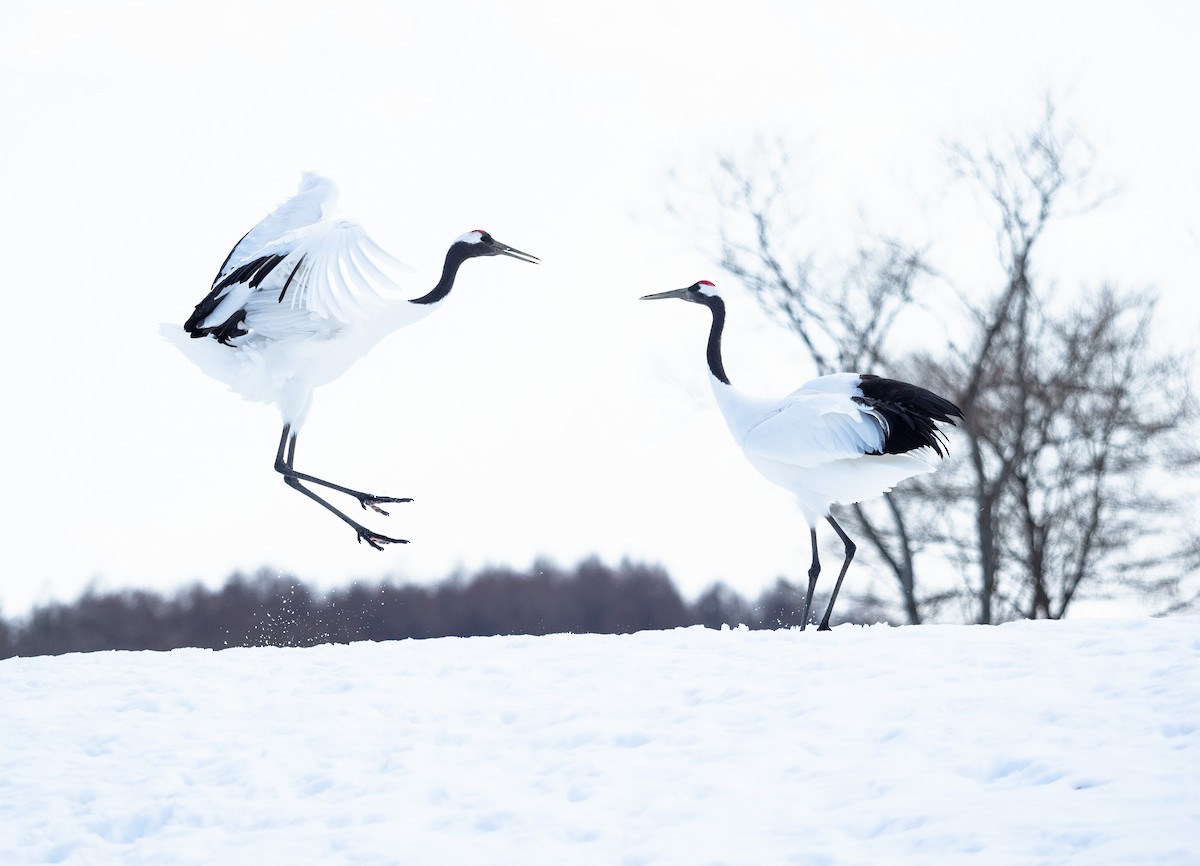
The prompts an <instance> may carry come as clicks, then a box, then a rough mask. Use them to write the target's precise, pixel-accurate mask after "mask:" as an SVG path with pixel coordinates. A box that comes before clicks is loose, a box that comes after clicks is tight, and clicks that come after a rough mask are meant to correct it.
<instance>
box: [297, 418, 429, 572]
mask: <svg viewBox="0 0 1200 866" xmlns="http://www.w3.org/2000/svg"><path fill="white" fill-rule="evenodd" d="M285 452H286V454H287V457H286V458H285V457H284V453H285ZM295 459H296V434H294V433H292V428H291V425H289V424H285V425H284V426H283V435H282V436H280V437H279V450H278V451H277V452H275V471H276V472H278V473H279V474H280V475H282V476H283V480H284V483H286V484H287V486H288V487H291V488H292V489H293V490H298V491H300V492H301V493H303V494H304V495H305V496H307V497H308V498H309V499H311V500H313V501H314V502H316V503H317V504H319V505H321V506H322V507H323V508H327V509H329V510H330V511H332V512H333V513H334V514H336V515H337V516H338V517H340V518H341V519H342V520H344V521H345V522H346V523H348V524H350V526H351V527H352V528H353V529H354V531H355V532H356V533H357V534H358V541H359V543H360V544H361V543H362V542H364V541H365V542H366V543H367V544H369V545H371V546H372V547H373V548H375V549H376V550H383V545H385V544H408V540H407V539H404V538H389V537H388V536H386V535H380V534H379V533H378V532H373V531H371V530H370V529H367V528H366V527H365V526H363V525H362V524H361V523H359V522H357V521H355V520H352V519H350V518H349V517H348V516H346V514H344V513H343V512H342V511H340V510H339V509H337V508H335V507H334V506H333V505H331V504H330V503H328V502H326V501H325V500H324V499H322V498H321V497H320V496H318V495H317V494H315V493H313V492H312V491H311V490H309V489H308V488H307V487H305V486H304V485H303V484H301V483H300V482H301V481H308V482H311V483H313V484H321V485H323V486H325V487H328V488H330V489H331V490H337V491H339V492H341V493H345V494H347V495H349V496H353V497H354V498H355V499H357V500H358V502H359V504H360V505H362V507H363V508H364V509H366V508H367V507H368V506H369V507H371V508H373V509H375V510H376V511H378V512H379V513H380V514H385V515H386V514H387V512H386V511H384V510H383V509H382V508H380V507H379V505H378V503H380V502H412V500H411V499H396V498H394V497H391V496H372V495H371V494H369V493H362V492H361V491H358V490H351V489H350V488H349V487H342V486H341V485H340V484H332V483H330V482H328V481H325V480H323V479H321V478H317V477H315V476H312V475H306V474H304V473H303V472H297V471H296V470H295V469H293V468H292V461H293V460H295Z"/></svg>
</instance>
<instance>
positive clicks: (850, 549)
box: [817, 515, 858, 631]
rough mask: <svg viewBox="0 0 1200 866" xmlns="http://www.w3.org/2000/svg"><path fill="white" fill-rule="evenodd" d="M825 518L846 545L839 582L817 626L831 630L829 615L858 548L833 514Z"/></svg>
mask: <svg viewBox="0 0 1200 866" xmlns="http://www.w3.org/2000/svg"><path fill="white" fill-rule="evenodd" d="M825 519H826V520H828V521H829V525H830V526H832V527H833V531H834V532H836V533H837V534H838V538H840V539H841V540H842V544H844V545H846V559H845V560H844V561H843V562H842V570H841V572H839V573H838V579H837V583H835V584H834V585H833V595H831V596H829V607H827V608H825V616H823V617H822V618H821V624H820V625H819V626H818V627H817V631H829V629H830V625H829V616H830V614H832V613H833V603H834V602H835V601H837V596H838V590H840V589H841V588H842V581H843V580H844V579H845V577H846V570H847V569H848V568H850V560H852V559H854V551H856V550H858V548H857V547H856V546H855V544H854V542H853V541H851V540H850V536H849V535H847V534H846V533H845V532H844V531H843V530H842V527H840V526H838V523H837V521H836V520H834V519H833V516H832V515H826V517H825Z"/></svg>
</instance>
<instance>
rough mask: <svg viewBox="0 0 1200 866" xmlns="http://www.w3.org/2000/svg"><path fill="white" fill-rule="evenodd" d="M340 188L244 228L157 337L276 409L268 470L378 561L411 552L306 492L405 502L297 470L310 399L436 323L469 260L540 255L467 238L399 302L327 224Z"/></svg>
mask: <svg viewBox="0 0 1200 866" xmlns="http://www.w3.org/2000/svg"><path fill="white" fill-rule="evenodd" d="M336 200H337V187H336V186H335V185H334V184H333V182H332V181H330V180H328V179H327V178H324V177H321V176H320V175H317V174H313V173H311V172H308V173H305V174H304V176H303V178H302V179H301V182H300V191H299V192H298V193H297V194H296V195H295V196H293V197H292V198H290V199H288V200H287V201H285V202H284V203H283V204H281V205H280V206H279V207H277V208H276V209H275V210H274V211H273V212H272V213H271V214H270V215H269V216H267V217H266V218H265V219H264V220H263V221H262V222H260V223H259V224H258V225H256V226H255V227H254V228H252V229H251V230H250V231H249V232H247V233H246V235H245V236H244V237H243V238H242V239H241V240H240V241H239V242H238V243H237V245H236V246H235V247H234V248H233V249H232V250H231V251H230V253H229V255H228V256H226V258H225V262H224V263H223V264H222V265H221V268H220V270H219V271H218V272H217V276H216V279H214V280H213V284H212V289H211V290H210V291H209V293H208V294H207V295H206V296H205V297H204V300H202V301H201V302H200V303H199V304H197V305H196V309H195V312H193V313H192V315H191V316H190V317H188V320H187V321H186V322H184V324H183V327H182V328H180V327H179V326H178V325H164V326H163V328H162V333H163V335H164V336H165V337H167V338H168V339H169V340H170V341H171V342H173V343H175V344H176V345H177V346H179V348H180V349H182V350H183V352H184V354H185V355H187V356H188V358H190V359H191V360H192V361H193V362H194V363H195V364H196V365H197V366H198V367H200V369H201V370H203V371H204V372H205V373H207V374H208V375H210V376H212V377H213V378H214V379H217V380H218V381H221V382H224V383H225V384H226V385H228V386H229V387H230V388H231V389H232V390H233V391H235V392H236V393H238V394H240V395H241V396H242V397H245V398H246V399H248V400H256V401H259V402H263V403H273V404H274V405H276V406H278V407H279V411H280V414H281V415H282V416H283V433H282V435H281V436H280V437H279V449H278V450H277V451H276V454H275V471H276V472H278V473H280V474H281V475H282V476H283V480H284V481H285V482H286V483H287V485H288V486H289V487H291V488H293V489H295V490H298V491H300V492H301V493H303V494H304V495H305V496H307V497H309V498H310V499H312V500H314V501H315V502H317V503H319V504H320V505H322V506H323V507H325V508H327V509H328V510H329V511H331V512H333V513H334V514H336V515H337V516H338V517H339V518H341V519H342V520H344V521H345V522H346V523H348V524H349V525H350V527H351V528H353V529H354V531H355V533H357V535H358V541H359V543H362V542H364V541H365V542H366V543H367V544H369V545H370V546H371V547H373V548H375V549H376V550H383V545H385V544H407V541H406V540H405V539H403V538H390V537H389V536H386V535H381V534H380V533H378V532H374V531H372V530H370V529H367V528H366V527H365V526H363V525H362V524H360V523H359V522H358V521H356V520H354V519H352V518H351V517H350V516H349V515H347V514H345V513H344V512H343V511H341V510H340V509H338V508H336V507H335V506H334V505H333V504H331V503H330V502H328V501H327V500H326V499H325V498H324V497H322V496H319V495H318V494H317V493H315V492H314V491H313V490H311V489H310V488H309V487H307V486H305V484H306V483H307V484H315V485H319V486H321V487H325V488H327V489H329V490H334V491H337V492H338V493H343V494H346V495H347V496H350V497H353V498H354V499H357V500H358V503H359V505H361V506H362V508H363V510H366V509H368V508H370V509H372V510H374V511H376V512H378V513H380V514H383V515H385V516H386V515H387V513H388V512H387V511H385V510H384V509H383V508H382V507H381V506H382V505H384V504H386V503H391V502H411V501H412V500H411V499H408V498H397V497H393V496H379V495H375V494H372V493H364V492H362V491H361V490H354V489H352V488H350V487H344V486H342V485H340V484H334V483H333V482H331V481H326V480H324V479H322V478H318V477H316V476H315V475H309V474H307V473H304V472H299V471H297V469H296V467H295V459H296V438H297V436H298V435H299V433H300V428H301V427H302V426H303V425H304V421H305V419H306V418H307V417H308V412H309V409H310V408H311V407H312V397H313V391H314V390H315V389H316V388H317V387H318V386H320V385H324V384H326V383H328V382H332V381H333V380H334V379H336V378H338V377H339V376H340V375H342V373H344V372H346V370H348V369H349V368H350V367H351V366H352V365H353V364H354V362H355V361H357V360H358V359H359V358H361V357H363V356H364V355H366V354H367V352H369V351H370V350H371V349H372V348H373V347H374V346H375V344H376V343H378V342H379V341H380V340H382V339H383V338H384V337H385V336H387V335H388V334H390V333H391V332H392V331H395V330H396V329H398V328H402V327H404V326H405V325H411V324H412V323H413V322H415V321H417V320H418V319H422V318H424V317H425V316H427V315H429V314H430V313H432V312H433V311H434V310H435V309H437V308H438V306H439V305H440V304H441V303H442V301H444V300H445V299H446V296H447V295H449V294H450V290H451V289H452V288H453V287H454V278H455V277H456V276H457V275H458V269H459V267H460V266H461V265H462V263H463V262H465V261H467V259H472V258H478V257H480V256H500V255H503V256H512V257H513V258H516V259H520V260H521V261H525V262H532V263H534V264H536V263H537V261H538V259H537V257H536V256H531V255H529V254H528V253H523V252H521V251H520V250H517V249H514V248H512V247H510V246H507V245H505V244H502V243H500V242H499V241H497V240H496V239H495V238H493V237H492V236H491V235H490V234H488V233H487V232H485V231H472V232H467V233H466V234H464V235H462V236H461V237H459V238H458V239H456V240H455V241H454V243H452V244H451V245H450V249H449V250H447V252H446V261H445V264H444V265H443V267H442V276H441V279H440V280H438V283H437V285H436V286H434V287H433V289H432V290H430V291H429V292H427V293H426V294H424V295H422V296H421V297H419V298H412V299H406V298H405V297H404V296H403V295H402V294H401V292H400V289H399V287H398V285H397V283H396V275H397V274H398V273H400V272H402V271H407V270H408V268H406V267H405V266H404V265H402V264H401V263H400V262H399V261H397V260H396V259H394V258H392V256H390V255H388V253H386V252H385V251H384V250H383V249H381V248H380V247H379V246H378V245H377V244H375V242H374V241H372V240H371V239H370V238H369V237H368V236H367V234H366V232H364V231H363V229H362V227H361V226H360V225H359V224H358V223H357V222H354V221H353V220H348V219H335V218H334V217H333V210H334V205H335V203H336Z"/></svg>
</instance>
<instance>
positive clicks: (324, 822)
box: [0, 618, 1200, 866]
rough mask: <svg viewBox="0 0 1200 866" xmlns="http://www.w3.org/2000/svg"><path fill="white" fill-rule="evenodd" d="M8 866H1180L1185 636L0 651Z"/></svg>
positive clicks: (1197, 752)
mask: <svg viewBox="0 0 1200 866" xmlns="http://www.w3.org/2000/svg"><path fill="white" fill-rule="evenodd" d="M0 732H2V739H0V863H3V864H30V863H38V864H42V863H65V864H126V866H133V864H146V866H150V864H153V866H177V864H213V863H222V864H242V863H244V864H276V863H278V864H307V863H321V864H393V863H394V864H521V866H539V864H547V866H550V864H553V866H563V864H572V866H577V864H606V866H614V864H616V866H637V864H644V866H651V864H656V866H657V864H688V866H697V864H756V866H762V864H811V866H818V864H822V866H834V864H836V866H843V864H862V866H880V864H889V866H892V864H897V866H899V864H912V866H930V864H971V866H983V864H988V866H990V864H995V866H1025V864H1028V866H1033V864H1042V866H1049V864H1114V866H1116V864H1120V866H1131V864H1151V863H1153V864H1157V866H1172V864H1178V866H1194V864H1196V863H1198V862H1200V619H1196V618H1178V619H1163V620H1151V619H1142V620H1128V621H1125V620H1121V621H1114V620H1109V621H1081V622H1058V623H1047V622H1037V623H1027V622H1023V623H1017V624H1012V625H1006V626H1000V627H987V626H924V627H908V628H891V627H886V626H874V627H869V628H863V627H855V626H842V627H839V628H837V629H835V630H834V631H833V632H832V633H817V632H815V631H808V632H803V633H801V632H799V631H778V632H751V631H748V630H745V629H736V630H732V631H729V630H726V631H721V632H717V631H711V630H705V629H702V628H691V629H681V630H677V631H670V632H644V633H640V634H636V635H627V636H595V635H556V636H550V637H538V638H532V637H501V638H471V639H442V640H428V641H400V642H392V643H380V644H372V643H357V644H351V645H348V646H346V645H342V646H321V647H315V648H309V649H277V648H259V649H230V650H226V651H222V652H212V651H207V650H177V651H174V652H169V653H152V652H109V653H96V654H91V655H72V656H61V657H57V658H29V659H10V660H7V661H4V662H0Z"/></svg>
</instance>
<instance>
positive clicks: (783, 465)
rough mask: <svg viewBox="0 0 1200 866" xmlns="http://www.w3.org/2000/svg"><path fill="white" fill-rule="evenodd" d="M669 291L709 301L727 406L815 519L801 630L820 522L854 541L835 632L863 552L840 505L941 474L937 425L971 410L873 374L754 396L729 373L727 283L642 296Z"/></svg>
mask: <svg viewBox="0 0 1200 866" xmlns="http://www.w3.org/2000/svg"><path fill="white" fill-rule="evenodd" d="M662 298H679V299H680V300H684V301H690V302H692V303H695V304H701V305H703V306H705V307H707V308H708V309H709V312H711V313H712V328H711V329H710V331H709V334H708V348H707V355H708V372H709V376H710V379H711V382H712V387H713V393H714V395H715V396H716V399H717V405H718V406H719V407H720V409H721V412H722V414H723V415H724V416H725V422H726V423H727V424H728V425H729V430H730V432H731V433H732V434H733V438H734V441H736V442H737V444H738V445H739V446H740V447H741V449H742V451H743V453H745V455H746V457H747V459H748V460H749V461H750V464H751V465H752V466H753V467H754V468H755V469H757V470H758V471H759V472H760V473H761V474H762V475H763V476H764V477H765V478H767V479H768V480H769V481H771V482H773V483H775V484H778V485H779V486H780V487H783V488H784V489H786V490H790V491H791V492H792V493H793V494H795V496H796V498H797V499H798V500H799V503H800V509H801V511H802V512H803V514H804V518H805V520H806V521H807V522H808V526H809V539H810V541H811V544H812V556H813V558H812V566H811V567H810V568H809V571H808V592H807V594H806V595H805V599H804V611H803V614H802V619H801V625H800V627H801V628H804V627H805V626H807V624H808V615H809V611H810V609H811V606H812V599H813V592H814V591H815V589H816V585H817V576H818V575H819V574H820V571H821V564H820V560H819V557H818V554H817V524H818V523H819V522H820V521H821V519H822V518H824V519H825V520H826V521H828V522H829V525H830V526H832V527H833V529H834V531H835V532H837V534H838V537H839V538H841V540H842V542H843V544H844V545H845V549H846V556H845V559H844V560H843V562H842V570H841V572H840V573H839V574H838V579H837V583H836V584H835V585H834V588H833V592H832V594H831V595H830V598H829V606H828V607H827V608H826V610H825V616H824V617H823V618H822V620H821V625H820V628H821V629H822V630H825V629H828V628H829V627H830V626H829V617H830V615H831V614H832V613H833V604H834V602H835V601H836V600H837V594H838V590H839V589H840V588H841V586H842V580H843V578H845V576H846V570H847V569H848V568H849V566H850V561H851V560H852V559H853V558H854V551H855V546H854V542H853V541H851V540H850V538H849V536H847V535H846V533H845V532H844V531H843V530H842V528H841V526H839V525H838V522H837V521H836V520H834V518H833V516H832V515H831V514H830V510H829V509H830V506H831V505H832V504H833V503H835V502H840V503H853V502H862V501H863V500H866V499H873V498H874V497H876V496H880V495H881V494H884V493H887V492H888V491H890V490H891V489H892V488H893V487H895V486H896V485H897V484H899V483H900V482H901V481H904V480H905V479H906V478H912V477H913V476H914V475H920V474H923V473H926V472H933V471H934V465H933V464H932V463H931V462H930V459H931V458H933V457H940V456H942V455H943V453H944V451H943V449H944V437H943V436H942V433H941V431H940V430H938V428H937V424H936V423H935V422H938V421H942V422H948V423H951V424H953V423H954V420H953V419H954V418H955V417H959V418H961V417H962V412H960V411H959V409H958V407H957V406H955V405H954V404H953V403H951V402H950V401H949V400H946V399H944V398H942V397H939V396H937V395H936V394H934V393H932V392H930V391H927V390H925V389H924V388H919V387H917V386H916V385H910V384H908V383H907V382H899V381H896V380H894V379H883V378H880V377H879V376H872V375H870V374H866V373H835V374H833V375H830V376H821V377H820V378H818V379H814V380H812V381H811V382H808V383H806V384H805V385H803V386H801V387H800V388H798V389H796V390H795V391H793V392H792V393H791V394H789V395H788V396H786V397H784V398H783V399H782V400H762V399H756V398H753V397H747V396H745V395H744V394H741V393H739V392H738V391H737V390H735V389H734V387H733V386H732V385H731V384H730V382H729V377H728V376H727V375H725V363H724V360H723V359H722V357H721V334H722V332H723V330H724V327H725V302H724V301H723V300H722V298H721V295H720V293H719V292H718V291H717V287H716V286H714V285H713V284H712V283H711V282H709V281H708V280H701V281H699V282H697V283H694V284H693V285H691V286H688V287H687V288H685V289H673V290H671V291H669V292H659V293H657V294H653V295H645V296H643V298H642V299H643V300H657V299H662Z"/></svg>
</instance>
